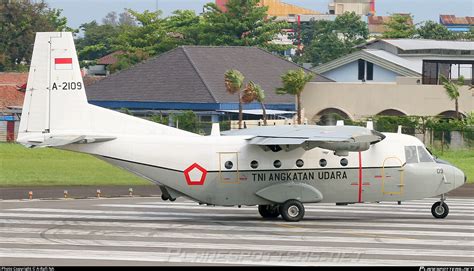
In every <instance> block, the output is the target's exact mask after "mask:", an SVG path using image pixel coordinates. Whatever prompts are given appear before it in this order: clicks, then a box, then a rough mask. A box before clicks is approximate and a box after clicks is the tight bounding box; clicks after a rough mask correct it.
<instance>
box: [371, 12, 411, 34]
mask: <svg viewBox="0 0 474 271" xmlns="http://www.w3.org/2000/svg"><path fill="white" fill-rule="evenodd" d="M397 15H401V16H404V17H407V18H408V24H410V25H413V19H412V18H411V15H410V14H406V13H397ZM391 19H392V16H375V15H371V16H367V25H368V28H369V33H370V34H371V35H373V36H381V35H382V34H383V33H385V31H387V26H386V24H387V23H388V22H390V20H391Z"/></svg>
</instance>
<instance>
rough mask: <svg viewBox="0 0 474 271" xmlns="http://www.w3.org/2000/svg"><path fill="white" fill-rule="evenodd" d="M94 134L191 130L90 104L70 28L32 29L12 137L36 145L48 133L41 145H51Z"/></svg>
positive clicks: (73, 140)
mask: <svg viewBox="0 0 474 271" xmlns="http://www.w3.org/2000/svg"><path fill="white" fill-rule="evenodd" d="M100 134H102V135H104V134H105V136H106V137H105V138H106V139H110V138H115V137H116V136H119V135H123V134H134V135H137V134H138V135H173V136H174V135H178V136H197V135H196V134H193V133H189V132H186V131H183V130H179V129H175V128H171V127H167V126H164V125H161V124H157V123H153V122H149V121H146V120H144V119H140V118H135V117H132V116H128V115H125V114H121V113H119V112H116V111H112V110H107V109H104V108H100V107H96V106H93V105H90V104H89V103H88V102H87V97H86V92H85V87H84V82H83V81H82V74H81V70H80V67H79V61H78V59H77V54H76V48H75V46H74V40H73V36H72V33H69V32H44V33H40V32H38V33H36V39H35V45H34V49H33V57H32V60H31V67H30V72H29V75H28V83H27V89H26V93H25V100H24V103H23V111H22V115H21V121H20V129H19V135H18V140H17V141H18V142H20V143H25V144H26V143H28V144H29V145H32V144H33V145H39V143H38V142H43V143H45V142H49V141H48V139H47V138H49V139H51V138H53V139H54V142H53V143H51V144H49V143H48V144H43V145H47V146H55V145H57V144H61V145H65V144H72V143H74V142H76V140H75V139H77V138H81V137H84V136H85V138H89V139H91V141H95V142H97V141H99V140H104V137H103V136H102V137H98V136H97V135H100ZM43 135H44V137H43ZM58 135H60V136H59V137H58ZM64 135H68V137H63V136H64ZM91 135H92V136H91ZM38 138H39V139H38ZM37 141H38V142H37ZM58 142H59V143H58ZM64 142H66V143H64Z"/></svg>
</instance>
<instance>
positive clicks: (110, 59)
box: [87, 51, 124, 76]
mask: <svg viewBox="0 0 474 271" xmlns="http://www.w3.org/2000/svg"><path fill="white" fill-rule="evenodd" d="M123 54H124V52H123V51H115V52H112V53H110V54H108V55H105V56H103V57H101V58H99V59H98V60H97V63H96V65H93V66H90V67H89V68H88V70H87V74H88V75H91V76H106V75H109V71H108V70H107V66H110V65H113V64H115V63H117V61H118V56H119V55H123Z"/></svg>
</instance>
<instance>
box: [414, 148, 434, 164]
mask: <svg viewBox="0 0 474 271" xmlns="http://www.w3.org/2000/svg"><path fill="white" fill-rule="evenodd" d="M417 149H418V156H419V157H420V162H421V163H427V162H433V158H432V157H431V155H430V154H429V153H428V152H427V151H426V149H425V148H423V147H422V146H418V147H417Z"/></svg>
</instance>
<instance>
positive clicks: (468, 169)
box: [432, 149, 474, 183]
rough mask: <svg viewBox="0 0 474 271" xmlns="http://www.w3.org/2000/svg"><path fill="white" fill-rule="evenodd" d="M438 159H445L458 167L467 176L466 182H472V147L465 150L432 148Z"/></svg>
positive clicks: (473, 172)
mask: <svg viewBox="0 0 474 271" xmlns="http://www.w3.org/2000/svg"><path fill="white" fill-rule="evenodd" d="M432 151H433V154H434V155H436V156H438V157H439V158H440V159H443V160H446V161H448V162H450V163H451V164H453V165H454V166H456V167H458V168H459V169H461V170H462V171H464V174H466V176H467V182H468V183H474V149H467V150H448V151H446V150H445V151H443V152H441V150H432Z"/></svg>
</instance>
